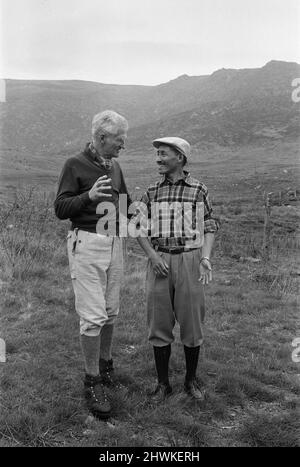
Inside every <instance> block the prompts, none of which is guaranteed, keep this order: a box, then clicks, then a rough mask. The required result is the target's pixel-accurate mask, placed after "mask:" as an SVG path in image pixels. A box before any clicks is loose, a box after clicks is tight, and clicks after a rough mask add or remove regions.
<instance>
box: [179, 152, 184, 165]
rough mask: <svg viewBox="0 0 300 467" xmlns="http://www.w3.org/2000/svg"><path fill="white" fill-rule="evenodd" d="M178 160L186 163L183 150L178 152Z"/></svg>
mask: <svg viewBox="0 0 300 467" xmlns="http://www.w3.org/2000/svg"><path fill="white" fill-rule="evenodd" d="M178 161H179V162H181V163H182V164H183V163H184V155H183V154H181V152H178Z"/></svg>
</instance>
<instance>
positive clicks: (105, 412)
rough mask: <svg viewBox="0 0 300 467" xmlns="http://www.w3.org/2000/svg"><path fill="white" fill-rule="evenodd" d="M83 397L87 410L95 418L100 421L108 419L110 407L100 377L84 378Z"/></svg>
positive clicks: (88, 376)
mask: <svg viewBox="0 0 300 467" xmlns="http://www.w3.org/2000/svg"><path fill="white" fill-rule="evenodd" d="M84 396H85V399H86V402H87V406H88V409H89V410H90V412H91V413H92V414H93V415H94V416H95V417H97V418H100V419H102V420H104V419H107V418H109V417H110V413H111V406H110V403H109V400H108V398H107V395H106V393H105V390H104V387H103V384H102V380H101V376H100V375H98V376H91V375H86V376H85V380H84Z"/></svg>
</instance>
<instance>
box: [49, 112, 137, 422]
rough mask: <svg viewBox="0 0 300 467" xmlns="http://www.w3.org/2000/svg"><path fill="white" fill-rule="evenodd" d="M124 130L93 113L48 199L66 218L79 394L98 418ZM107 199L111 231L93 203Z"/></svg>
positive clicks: (109, 330) (113, 288)
mask: <svg viewBox="0 0 300 467" xmlns="http://www.w3.org/2000/svg"><path fill="white" fill-rule="evenodd" d="M127 130H128V124H127V121H126V119H125V118H124V117H122V116H121V115H119V114H117V113H116V112H114V111H110V110H106V111H104V112H101V113H99V114H97V115H95V116H94V118H93V121H92V142H91V143H88V144H87V145H86V147H85V149H84V151H83V152H81V153H80V154H79V155H77V156H75V157H71V158H69V159H68V160H67V161H66V162H65V164H64V167H63V169H62V172H61V175H60V179H59V186H58V191H57V196H56V199H55V203H54V206H55V213H56V215H57V217H58V218H59V219H70V220H71V222H72V226H71V229H70V231H69V232H68V236H67V250H68V257H69V265H70V273H71V278H72V284H73V289H74V294H75V308H76V311H77V313H78V315H79V317H80V340H81V348H82V352H83V357H84V362H85V373H86V375H85V380H84V388H85V397H86V400H87V405H88V408H89V409H90V411H91V412H92V413H93V414H94V415H96V416H97V417H99V418H102V419H105V418H108V417H109V416H110V413H111V405H110V402H109V400H108V397H107V394H106V391H105V387H104V386H105V385H110V386H114V387H116V381H115V379H114V377H113V376H114V374H113V360H112V353H111V352H112V337H113V329H114V322H115V319H116V316H117V315H118V312H119V293H120V283H121V276H122V269H123V248H122V238H121V237H120V236H119V209H118V204H119V203H118V202H119V195H120V194H126V195H127V196H128V192H127V188H126V184H125V181H124V177H123V173H122V170H121V168H120V166H119V164H118V162H117V161H116V158H117V157H118V156H119V153H120V151H121V149H124V145H125V140H126V137H127ZM107 201H110V202H111V203H112V205H113V206H112V207H113V208H114V209H115V214H116V215H115V222H116V225H115V234H113V235H111V234H109V233H106V232H105V231H104V230H103V228H102V230H101V229H100V228H99V222H100V220H101V218H102V217H103V216H105V209H99V206H100V207H101V203H104V202H106V204H105V206H107ZM128 204H130V197H129V196H128ZM102 206H104V204H102ZM103 219H104V217H103ZM102 227H103V226H102Z"/></svg>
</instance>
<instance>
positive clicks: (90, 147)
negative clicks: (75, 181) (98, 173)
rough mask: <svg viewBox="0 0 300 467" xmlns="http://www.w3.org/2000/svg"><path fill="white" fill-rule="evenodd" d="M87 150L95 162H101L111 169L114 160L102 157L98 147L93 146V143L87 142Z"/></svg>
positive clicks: (103, 165)
mask: <svg viewBox="0 0 300 467" xmlns="http://www.w3.org/2000/svg"><path fill="white" fill-rule="evenodd" d="M87 150H88V152H89V154H90V156H91V158H92V159H93V161H94V162H96V163H97V164H98V165H99V164H100V165H101V166H102V167H104V168H105V169H107V170H109V169H111V167H112V160H111V159H105V157H102V156H101V155H100V154H99V152H98V151H97V149H96V148H95V147H94V146H93V143H88V144H87Z"/></svg>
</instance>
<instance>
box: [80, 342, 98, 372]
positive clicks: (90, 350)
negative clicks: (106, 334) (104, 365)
mask: <svg viewBox="0 0 300 467" xmlns="http://www.w3.org/2000/svg"><path fill="white" fill-rule="evenodd" d="M80 343H81V348H82V353H83V357H84V363H85V372H86V373H87V374H88V375H92V376H97V375H99V355H100V335H99V336H85V335H81V336H80Z"/></svg>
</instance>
